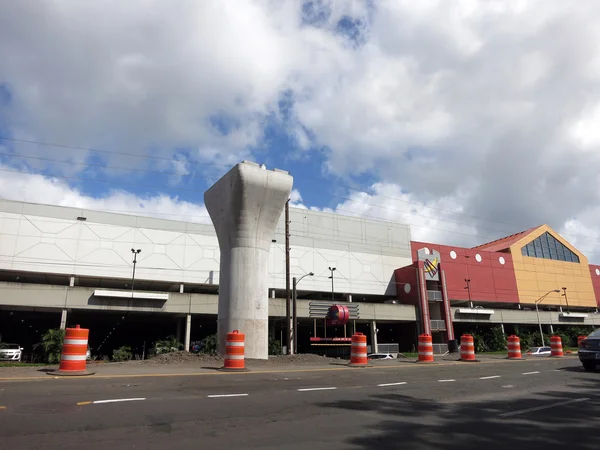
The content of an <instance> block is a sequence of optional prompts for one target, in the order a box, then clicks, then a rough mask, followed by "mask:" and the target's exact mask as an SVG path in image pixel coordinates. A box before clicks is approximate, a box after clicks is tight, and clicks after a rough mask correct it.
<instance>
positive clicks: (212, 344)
mask: <svg viewBox="0 0 600 450" xmlns="http://www.w3.org/2000/svg"><path fill="white" fill-rule="evenodd" d="M217 345H218V339H217V335H216V334H211V335H209V336H206V337H205V338H204V339H202V350H200V351H201V352H202V353H206V354H207V355H216V354H217V350H218V349H217Z"/></svg>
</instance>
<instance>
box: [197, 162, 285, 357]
mask: <svg viewBox="0 0 600 450" xmlns="http://www.w3.org/2000/svg"><path fill="white" fill-rule="evenodd" d="M292 184H293V178H292V177H291V176H290V175H289V173H287V172H283V171H278V170H275V171H271V170H266V169H265V168H264V166H259V165H258V164H255V163H250V162H242V163H240V164H237V165H236V166H235V167H234V168H232V169H231V170H230V171H229V172H227V173H226V174H225V175H224V176H223V177H222V178H221V179H220V180H219V181H217V182H216V183H215V184H214V185H213V186H212V187H211V188H210V189H208V190H207V191H206V192H205V193H204V204H205V206H206V209H207V210H208V213H209V214H210V218H211V220H212V222H213V224H214V226H215V231H216V233H217V238H218V240H219V248H220V251H221V261H220V273H219V308H218V325H217V334H218V337H219V353H220V354H221V355H224V353H225V340H226V335H227V333H229V332H231V331H233V330H239V331H240V332H242V333H244V334H245V335H246V343H245V354H246V358H254V359H267V358H268V342H269V320H268V319H269V303H268V297H269V290H268V284H267V274H268V265H269V250H270V248H271V240H272V238H273V235H274V233H275V228H276V227H277V223H278V221H279V218H280V217H281V213H282V211H283V208H284V207H285V203H286V201H287V200H288V198H289V195H290V192H291V190H292Z"/></svg>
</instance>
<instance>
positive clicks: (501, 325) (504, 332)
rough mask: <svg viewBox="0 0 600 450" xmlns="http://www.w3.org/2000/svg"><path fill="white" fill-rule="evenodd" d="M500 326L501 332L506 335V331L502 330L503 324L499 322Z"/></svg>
mask: <svg viewBox="0 0 600 450" xmlns="http://www.w3.org/2000/svg"><path fill="white" fill-rule="evenodd" d="M500 328H501V329H502V334H503V335H505V336H506V331H504V324H503V323H501V324H500Z"/></svg>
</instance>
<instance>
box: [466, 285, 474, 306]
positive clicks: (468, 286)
mask: <svg viewBox="0 0 600 450" xmlns="http://www.w3.org/2000/svg"><path fill="white" fill-rule="evenodd" d="M465 283H467V285H466V286H465V289H466V290H467V293H468V295H469V308H472V307H473V302H472V301H471V279H470V278H465Z"/></svg>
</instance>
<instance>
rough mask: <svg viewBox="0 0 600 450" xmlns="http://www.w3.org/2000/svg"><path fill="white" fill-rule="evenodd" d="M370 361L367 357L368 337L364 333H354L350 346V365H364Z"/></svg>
mask: <svg viewBox="0 0 600 450" xmlns="http://www.w3.org/2000/svg"><path fill="white" fill-rule="evenodd" d="M368 363H369V360H368V359H367V337H366V336H365V335H364V334H362V333H354V334H353V335H352V345H351V347H350V365H351V366H357V367H364V366H366V365H367V364H368Z"/></svg>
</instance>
